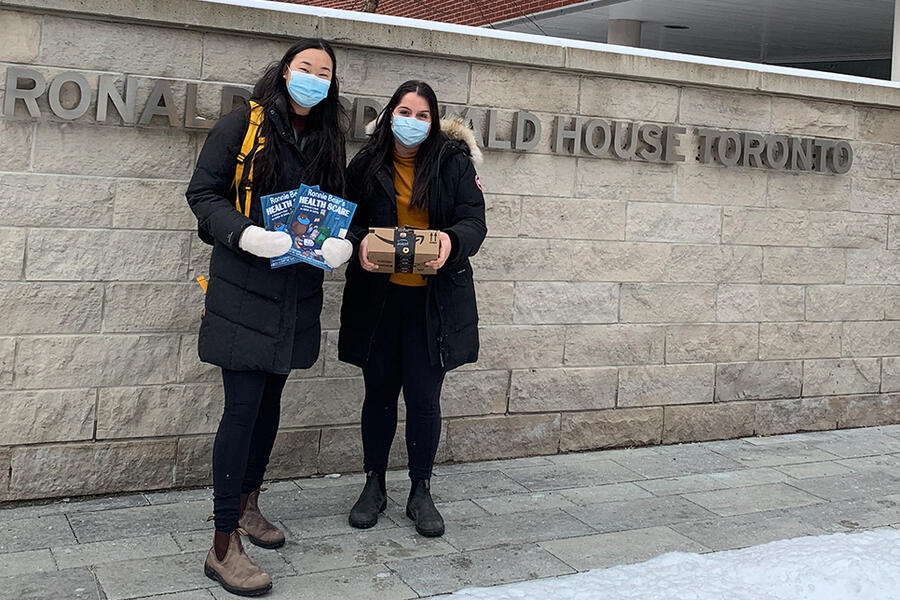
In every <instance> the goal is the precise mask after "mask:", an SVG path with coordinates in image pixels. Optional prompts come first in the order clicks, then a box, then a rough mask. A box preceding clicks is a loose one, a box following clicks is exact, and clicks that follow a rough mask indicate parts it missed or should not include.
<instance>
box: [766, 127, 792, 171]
mask: <svg viewBox="0 0 900 600" xmlns="http://www.w3.org/2000/svg"><path fill="white" fill-rule="evenodd" d="M764 143H765V146H766V151H765V153H764V154H763V162H764V163H765V165H766V166H767V167H769V168H770V169H774V170H776V171H782V170H784V168H785V167H786V166H787V163H788V159H789V158H790V146H789V142H788V137H787V136H786V135H774V134H769V135H767V136H765V138H764Z"/></svg>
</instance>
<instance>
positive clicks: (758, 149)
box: [741, 132, 765, 167]
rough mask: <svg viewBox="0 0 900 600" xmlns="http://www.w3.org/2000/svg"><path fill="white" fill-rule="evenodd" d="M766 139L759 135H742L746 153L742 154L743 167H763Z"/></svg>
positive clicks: (745, 133) (747, 133)
mask: <svg viewBox="0 0 900 600" xmlns="http://www.w3.org/2000/svg"><path fill="white" fill-rule="evenodd" d="M764 140H765V138H764V137H763V136H761V135H760V134H758V133H749V132H744V133H741V142H742V143H743V148H744V151H743V152H742V153H741V166H743V167H763V166H765V165H764V164H763V158H762V157H763V151H764V150H765V147H764Z"/></svg>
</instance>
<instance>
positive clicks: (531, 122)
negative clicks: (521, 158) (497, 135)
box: [512, 110, 541, 151]
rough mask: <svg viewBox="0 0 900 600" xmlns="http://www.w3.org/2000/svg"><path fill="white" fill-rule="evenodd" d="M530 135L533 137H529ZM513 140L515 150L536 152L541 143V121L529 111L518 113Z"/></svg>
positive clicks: (514, 121)
mask: <svg viewBox="0 0 900 600" xmlns="http://www.w3.org/2000/svg"><path fill="white" fill-rule="evenodd" d="M529 133H530V134H531V137H527V136H528V134H529ZM512 139H513V142H512V147H513V150H519V151H526V150H534V149H535V148H537V145H538V144H539V143H540V141H541V120H540V119H538V118H537V117H536V116H534V115H533V114H532V113H530V112H528V111H527V110H519V111H516V114H515V116H514V117H513V130H512Z"/></svg>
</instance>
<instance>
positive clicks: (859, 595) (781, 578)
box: [447, 529, 900, 600]
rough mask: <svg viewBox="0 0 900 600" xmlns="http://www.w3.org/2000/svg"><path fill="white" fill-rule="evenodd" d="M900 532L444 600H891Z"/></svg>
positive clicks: (637, 567) (683, 556) (898, 591)
mask: <svg viewBox="0 0 900 600" xmlns="http://www.w3.org/2000/svg"><path fill="white" fill-rule="evenodd" d="M897 598H900V531H898V530H895V529H879V530H876V531H867V532H863V533H838V534H833V535H825V536H815V537H802V538H795V539H790V540H780V541H777V542H771V543H769V544H764V545H761V546H754V547H751V548H744V549H741V550H729V551H725V552H716V553H712V554H689V553H684V552H671V553H667V554H663V555H661V556H657V557H656V558H654V559H652V560H649V561H647V562H643V563H639V564H634V565H623V566H618V567H612V568H609V569H596V570H593V571H588V572H586V573H578V574H575V575H567V576H563V577H555V578H551V579H539V580H535V581H526V582H523V583H514V584H508V585H502V586H497V587H490V588H468V589H464V590H460V591H459V592H456V593H455V594H451V595H450V596H448V597H447V600H548V599H552V600H600V599H602V600H897Z"/></svg>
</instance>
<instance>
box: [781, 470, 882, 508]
mask: <svg viewBox="0 0 900 600" xmlns="http://www.w3.org/2000/svg"><path fill="white" fill-rule="evenodd" d="M895 473H896V475H894V474H892V473H883V472H871V471H868V472H862V473H852V472H851V473H849V474H846V475H836V476H832V477H815V478H807V479H803V480H800V481H795V482H793V483H792V484H791V485H792V486H793V487H795V488H797V489H799V490H803V491H805V492H807V493H809V494H813V495H815V496H818V497H819V498H823V499H825V500H829V501H835V500H851V499H853V498H870V497H872V496H876V497H877V496H886V495H890V494H893V493H895V492H896V490H900V470H898V471H896V472H895Z"/></svg>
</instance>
